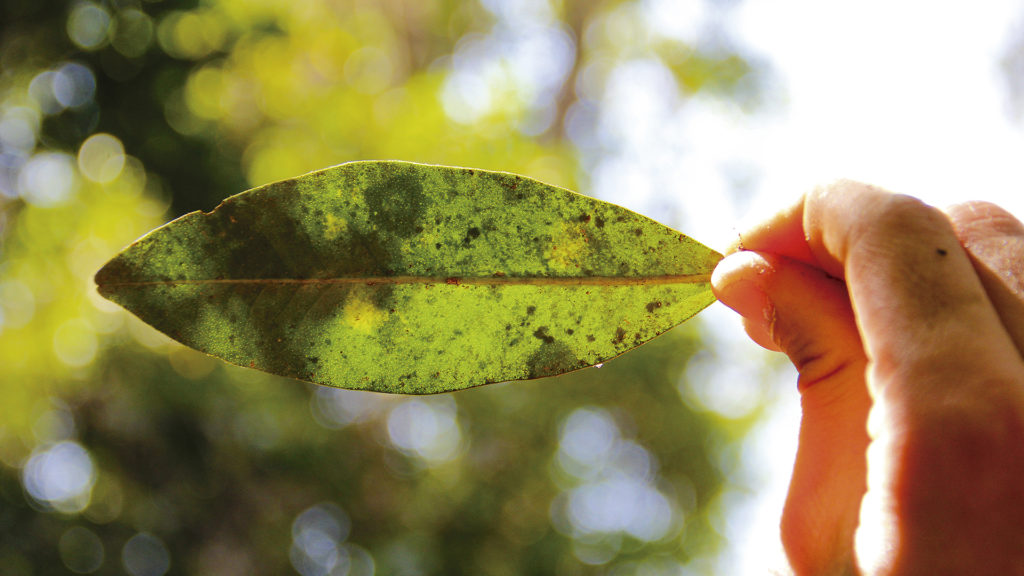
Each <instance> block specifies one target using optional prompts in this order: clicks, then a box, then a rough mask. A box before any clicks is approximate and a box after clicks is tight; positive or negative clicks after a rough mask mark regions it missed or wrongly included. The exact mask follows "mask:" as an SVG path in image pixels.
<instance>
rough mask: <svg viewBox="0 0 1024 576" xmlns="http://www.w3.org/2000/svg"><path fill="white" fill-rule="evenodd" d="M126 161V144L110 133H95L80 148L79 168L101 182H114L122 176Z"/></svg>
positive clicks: (87, 176) (93, 179)
mask: <svg viewBox="0 0 1024 576" xmlns="http://www.w3.org/2000/svg"><path fill="white" fill-rule="evenodd" d="M124 163H125V155H124V146H123V145H122V144H121V141H120V140H118V139H117V138H116V137H114V136H111V135H110V134H103V133H100V134H93V135H92V136H90V137H89V138H88V139H86V141H85V142H83V143H82V146H81V148H79V149H78V168H79V170H81V172H82V175H83V176H85V177H86V178H88V179H89V180H92V181H93V182H96V183H99V184H106V183H109V182H112V181H114V180H115V179H116V178H117V177H118V176H120V175H121V170H123V169H124Z"/></svg>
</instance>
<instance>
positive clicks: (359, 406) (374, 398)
mask: <svg viewBox="0 0 1024 576" xmlns="http://www.w3.org/2000/svg"><path fill="white" fill-rule="evenodd" d="M390 402H391V400H390V398H389V397H388V396H384V395H382V394H375V393H371V392H361V391H357V390H343V389H341V388H328V387H320V386H318V387H317V388H316V389H315V390H314V391H313V395H312V396H311V397H310V410H311V411H312V412H313V417H314V418H315V419H316V421H317V423H319V424H320V425H321V426H323V427H324V428H329V429H332V430H338V429H341V428H344V427H345V426H348V425H350V424H358V423H360V422H364V421H367V420H370V419H372V418H374V417H376V416H378V415H379V414H380V413H381V412H383V411H384V410H385V409H386V407H387V406H388V404H389V403H390Z"/></svg>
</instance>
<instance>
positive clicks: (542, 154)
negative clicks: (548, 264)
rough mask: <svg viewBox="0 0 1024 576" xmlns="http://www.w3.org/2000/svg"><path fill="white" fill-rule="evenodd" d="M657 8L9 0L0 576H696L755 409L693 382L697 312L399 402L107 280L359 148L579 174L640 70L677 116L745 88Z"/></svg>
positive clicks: (5, 9)
mask: <svg viewBox="0 0 1024 576" xmlns="http://www.w3.org/2000/svg"><path fill="white" fill-rule="evenodd" d="M650 4H652V3H650V2H643V1H640V0H636V1H625V0H603V1H597V2H591V1H585V0H561V1H557V0H529V1H527V0H523V1H519V2H503V1H499V0H479V1H470V2H457V1H452V0H437V1H430V2H420V1H412V0H380V1H373V2H370V1H363V0H337V1H334V2H326V1H325V2H318V1H312V0H311V1H308V2H292V1H285V0H276V1H264V0H204V1H200V2H150V1H141V2H140V1H131V0H125V1H120V0H119V1H75V2H60V1H52V0H35V1H27V0H6V1H4V2H3V3H0V34H2V36H0V463H2V464H0V566H3V567H4V569H3V571H4V573H5V574H50V573H57V572H62V571H64V570H71V571H73V572H76V573H89V574H92V573H95V574H120V573H125V572H127V573H129V574H132V575H135V576H138V575H161V574H165V573H173V574H225V575H230V574H281V573H288V572H289V571H294V572H297V573H300V574H303V575H306V576H308V575H312V574H324V575H327V574H331V575H342V574H352V575H364V574H410V575H411V574H494V575H499V574H588V573H607V574H622V575H626V574H660V573H677V571H678V569H679V567H680V566H685V567H688V568H689V569H692V570H694V571H696V572H697V573H706V572H708V571H709V570H710V568H709V566H710V562H711V561H712V559H713V558H714V556H715V554H716V553H717V551H718V550H719V549H720V547H721V546H722V544H723V543H722V538H721V534H720V533H719V531H718V530H717V529H716V526H718V525H719V524H720V518H721V515H722V514H723V511H722V509H721V505H720V503H719V495H720V494H721V492H722V490H723V487H724V486H725V485H726V483H727V480H728V478H727V475H728V474H729V471H730V470H732V469H733V467H734V466H735V458H736V457H735V455H734V454H733V452H731V451H730V450H729V446H731V445H733V444H734V443H735V442H736V440H737V439H738V438H739V437H740V436H741V435H742V433H743V432H744V431H745V430H746V428H747V427H748V425H749V424H750V422H751V421H752V419H753V418H755V417H756V412H755V413H753V414H749V415H747V416H745V417H743V418H738V419H737V418H726V417H723V416H722V415H720V414H717V413H715V412H714V411H711V410H708V409H707V408H706V407H704V406H702V405H700V403H699V402H695V401H694V400H693V397H694V396H693V394H691V393H690V392H688V391H689V390H690V389H691V388H692V386H693V382H692V381H691V376H692V374H694V371H692V370H690V371H688V369H687V368H688V366H690V365H691V364H692V360H693V359H694V357H695V355H699V354H701V353H702V352H701V350H702V345H701V341H700V334H699V332H698V331H697V328H696V327H695V326H687V327H683V328H681V329H678V330H675V331H673V332H671V333H670V334H669V335H667V336H665V337H662V338H659V339H658V340H657V341H655V342H652V343H650V344H648V345H645V346H643V347H642V348H640V349H639V350H638V351H637V352H634V353H632V354H630V355H629V356H626V357H623V358H621V359H617V360H614V361H611V362H609V363H608V364H607V365H606V366H604V367H603V368H601V369H588V370H584V371H582V372H578V373H574V374H570V375H566V376H563V377H558V378H554V379H543V380H535V381H528V382H519V383H513V384H500V385H495V386H490V387H487V388H484V389H478V390H468V391H463V392H459V393H454V394H447V395H440V396H427V397H401V396H397V397H384V396H380V395H375V394H372V393H361V392H348V391H339V390H334V389H330V388H322V387H315V386H311V385H307V384H303V383H299V382H296V381H291V380H286V379H281V378H276V377H272V376H268V375H265V374H262V373H259V372H255V371H252V370H247V369H244V368H237V367H232V366H229V365H226V364H224V363H221V362H219V361H216V360H214V359H212V358H209V357H207V356H204V355H202V354H200V353H197V352H193V351H190V350H187V349H185V348H183V347H181V346H180V345H177V344H175V343H173V342H171V341H169V340H168V339H166V338H165V337H163V336H161V335H160V334H159V333H157V332H155V331H154V330H152V329H151V328H149V327H148V326H146V325H144V324H142V323H141V322H139V321H137V320H135V319H133V318H132V317H130V316H129V315H128V314H126V313H125V312H124V311H122V310H120V309H119V308H117V307H116V306H113V305H112V304H110V303H107V302H105V301H104V300H103V299H102V298H100V297H99V296H98V295H97V294H96V293H95V289H94V287H93V285H92V276H93V274H94V273H95V272H96V270H97V269H98V268H99V267H100V266H101V265H102V263H103V262H105V261H106V260H108V259H109V258H110V257H111V256H112V255H113V254H114V253H116V252H117V251H118V250H119V249H120V248H122V247H123V246H124V245H126V244H128V243H129V242H131V241H132V240H134V239H135V238H136V237H138V236H139V235H140V234H142V233H143V232H145V231H146V230H149V229H151V228H153V227H155V226H157V225H159V224H161V223H163V222H164V221H166V220H168V219H170V218H173V217H175V216H178V215H181V214H184V213H186V212H190V211H193V210H197V209H202V210H209V209H210V208H212V207H214V206H215V205H216V204H217V203H218V202H219V201H220V200H222V199H223V198H225V197H227V196H229V195H232V194H235V193H237V192H240V191H242V190H245V189H247V188H251V187H254V186H258V185H261V184H265V183H267V182H271V181H275V180H278V179H281V178H287V177H292V176H296V175H298V174H301V173H304V172H307V171H310V170H314V169H319V168H323V167H326V166H330V165H334V164H338V163H341V162H347V161H351V160H361V159H401V160H408V161H415V162H427V163H440V164H448V165H460V166H470V167H476V168H481V169H490V170H501V171H513V172H519V173H522V174H525V175H528V176H530V177H533V178H537V179H539V180H543V181H546V182H551V183H553V184H557V185H560V186H564V187H568V188H571V189H575V190H580V191H582V192H587V191H588V187H589V186H590V184H591V182H590V175H589V174H588V171H587V167H588V166H589V165H590V164H591V163H592V161H593V158H594V157H595V155H600V154H602V150H604V148H606V147H607V146H609V145H610V143H609V138H611V137H610V136H608V135H607V134H604V135H602V133H601V122H602V120H601V110H602V105H603V102H604V101H605V99H606V98H607V97H608V95H607V94H606V89H607V85H608V82H609V78H611V77H612V76H613V75H614V73H615V71H616V70H617V69H619V68H620V67H621V66H624V65H628V64H630V63H634V62H640V61H642V62H644V63H645V65H649V66H653V67H657V68H658V69H659V70H663V71H664V72H665V73H666V74H667V75H668V77H671V78H672V79H674V82H675V84H676V86H675V90H676V91H677V94H678V102H677V105H679V106H682V105H685V101H686V99H687V98H690V97H693V96H695V95H698V94H699V95H702V96H703V97H707V98H714V99H720V100H721V101H723V102H732V103H735V104H736V105H737V106H739V107H740V108H741V109H744V108H749V107H751V106H754V105H756V102H757V95H758V86H757V74H756V67H755V66H754V65H753V64H752V63H751V61H750V59H749V58H748V57H746V56H745V55H743V54H741V53H739V52H737V51H736V50H735V49H734V48H733V47H731V46H730V44H729V43H728V42H724V41H718V40H716V38H717V36H715V35H714V34H709V37H710V38H711V40H709V41H708V42H703V43H697V44H691V43H687V42H684V41H682V40H680V39H679V38H676V37H673V36H672V35H671V34H667V33H665V32H664V31H659V30H658V29H657V27H656V26H655V25H654V23H653V21H652V16H651V15H650V13H649V12H650V10H651V6H650ZM719 4H721V5H722V6H719V9H721V10H727V6H725V5H727V4H728V3H715V5H716V6H718V5H719ZM711 32H714V31H713V30H712V31H711Z"/></svg>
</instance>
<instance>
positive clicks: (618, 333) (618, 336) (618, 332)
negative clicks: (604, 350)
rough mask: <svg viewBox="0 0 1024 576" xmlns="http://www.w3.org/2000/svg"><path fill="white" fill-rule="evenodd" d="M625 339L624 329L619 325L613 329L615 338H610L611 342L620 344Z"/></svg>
mask: <svg viewBox="0 0 1024 576" xmlns="http://www.w3.org/2000/svg"><path fill="white" fill-rule="evenodd" d="M625 339H626V331H625V330H623V329H622V328H621V327H619V328H616V329H615V338H613V339H612V344H622V341H623V340H625Z"/></svg>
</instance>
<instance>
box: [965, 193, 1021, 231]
mask: <svg viewBox="0 0 1024 576" xmlns="http://www.w3.org/2000/svg"><path fill="white" fill-rule="evenodd" d="M946 214H947V215H948V216H949V220H950V222H952V223H953V227H954V228H955V229H956V231H957V233H958V235H960V236H961V237H963V236H965V235H967V236H976V235H979V234H982V235H986V236H992V235H1002V236H1024V224H1021V222H1020V220H1018V219H1017V218H1016V217H1015V216H1014V215H1013V214H1011V213H1010V212H1008V211H1007V210H1005V209H1003V208H1002V207H1001V206H998V205H996V204H993V203H991V202H985V201H980V200H972V201H969V202H963V203H959V204H954V205H952V206H950V207H949V208H947V209H946Z"/></svg>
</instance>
